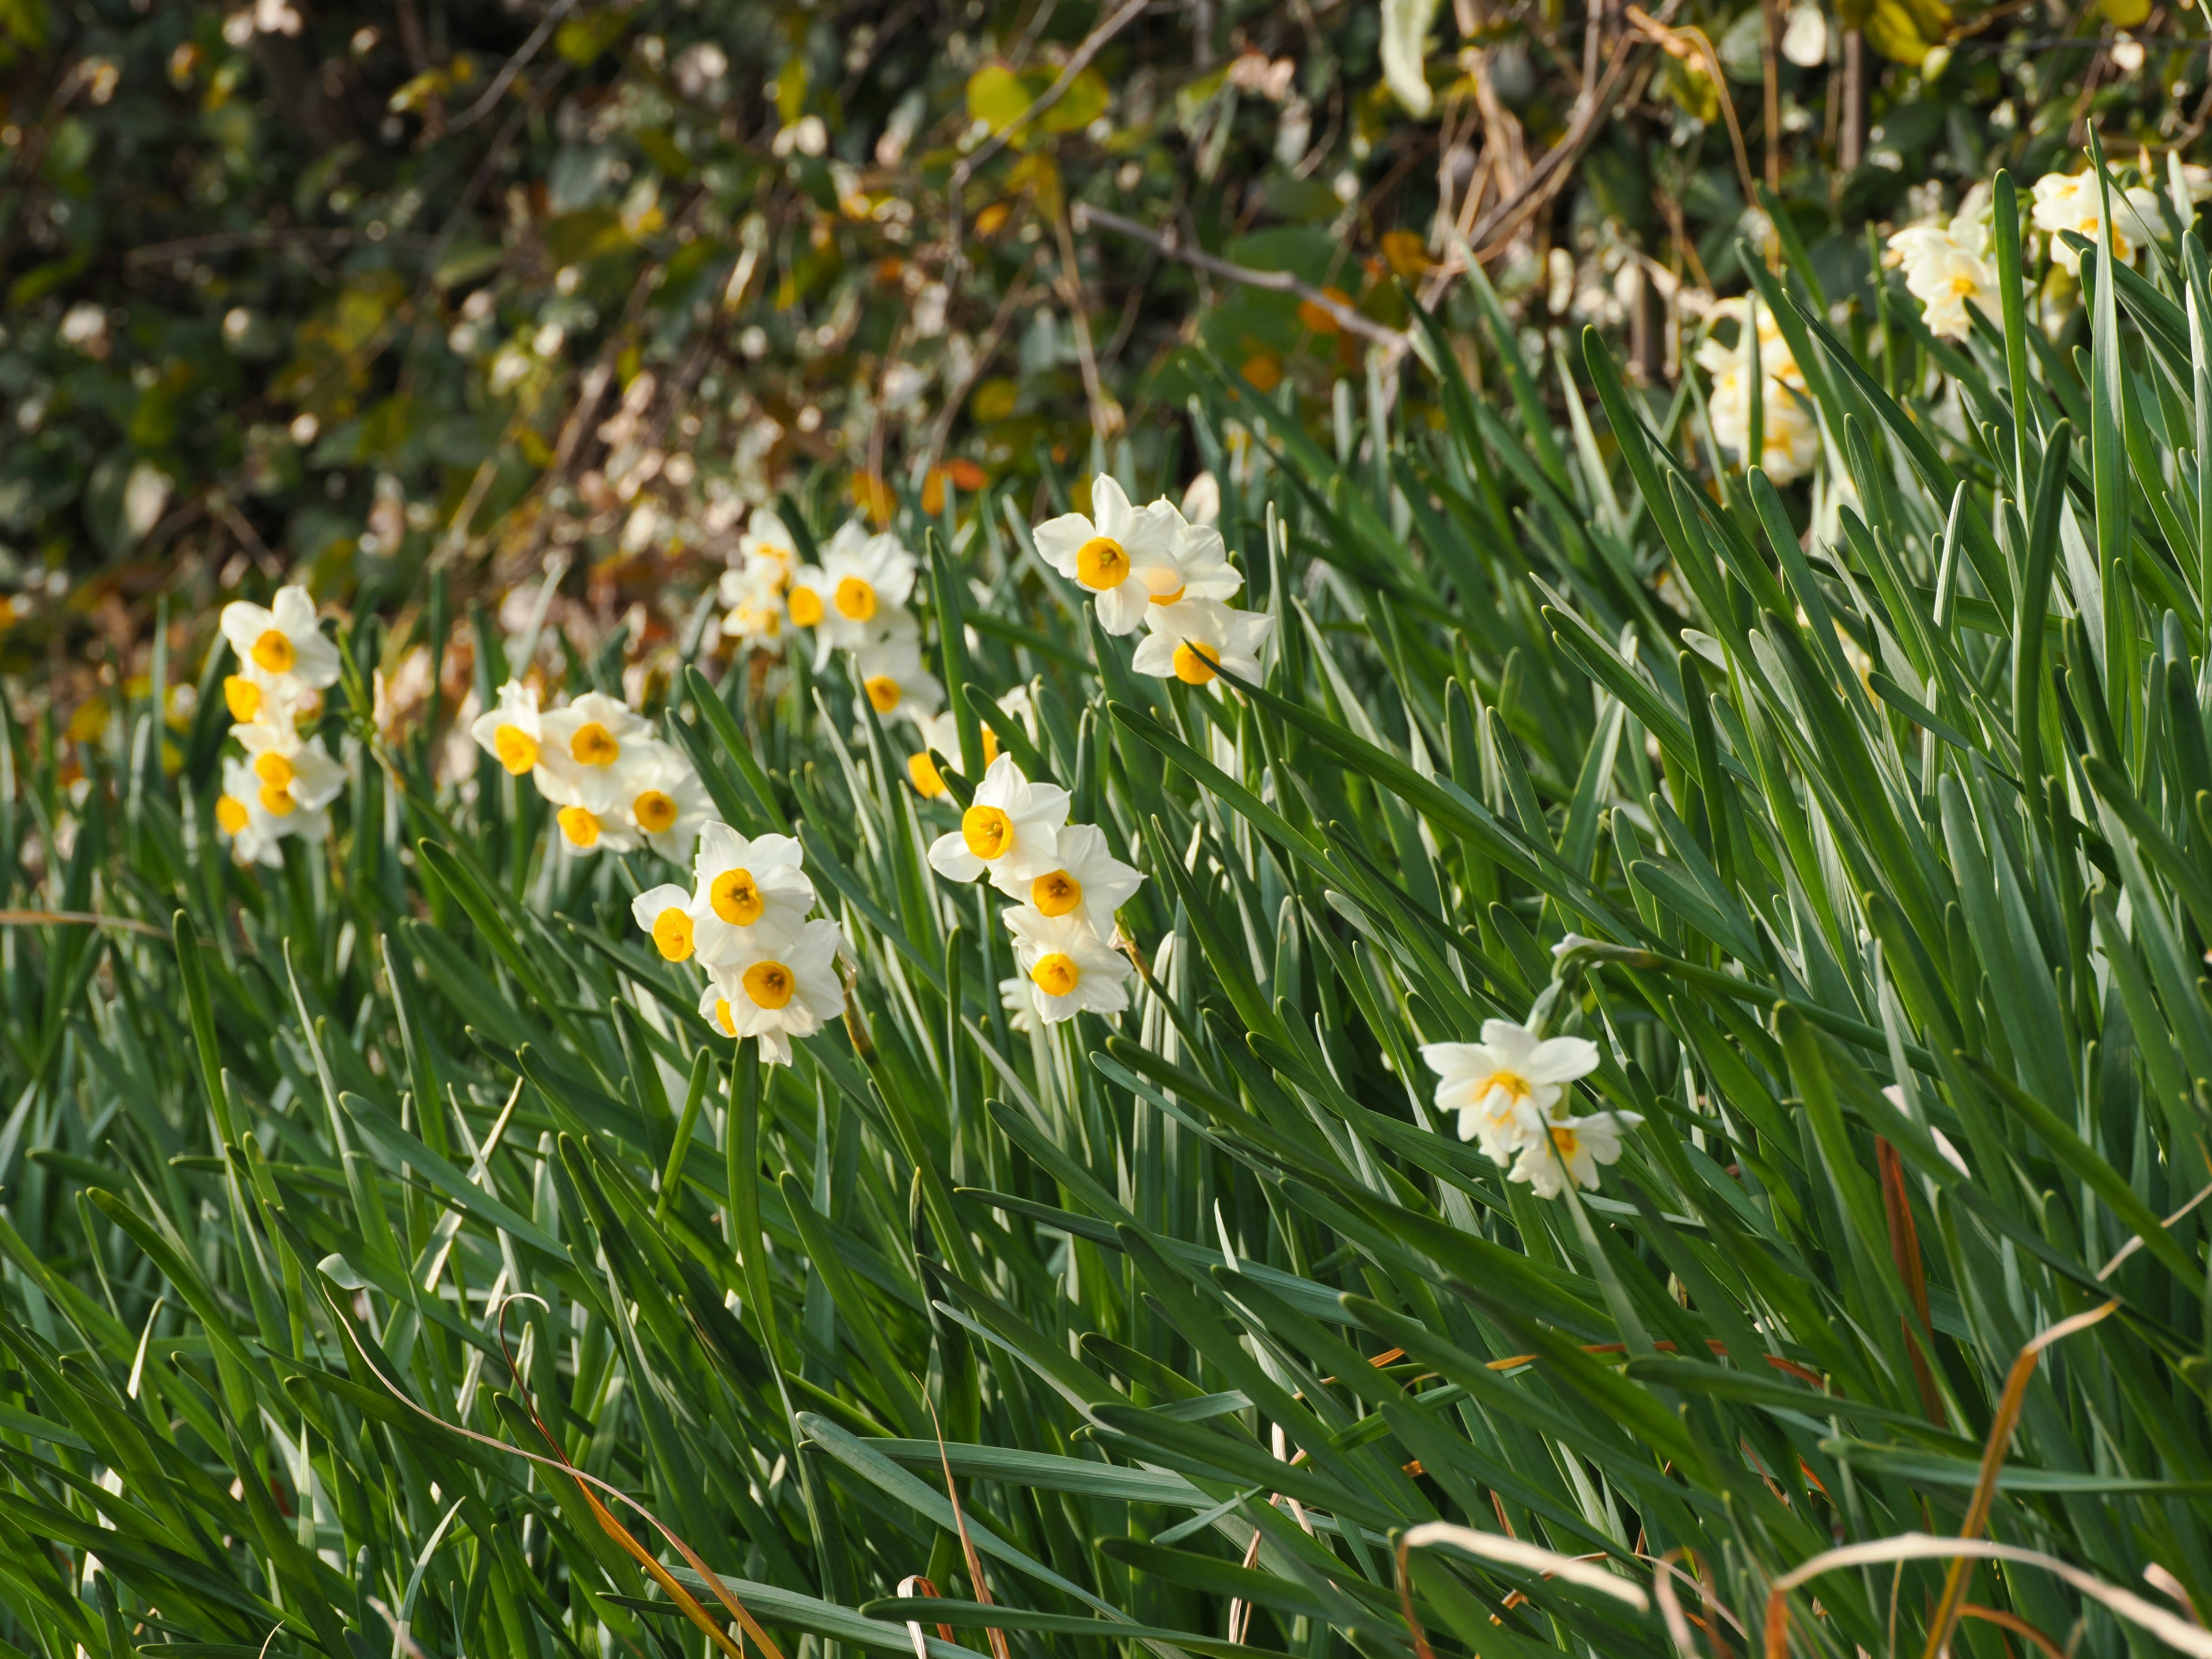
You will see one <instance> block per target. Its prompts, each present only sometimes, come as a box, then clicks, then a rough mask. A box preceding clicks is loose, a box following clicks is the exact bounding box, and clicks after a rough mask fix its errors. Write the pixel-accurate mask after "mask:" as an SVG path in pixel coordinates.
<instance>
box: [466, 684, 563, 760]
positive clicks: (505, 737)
mask: <svg viewBox="0 0 2212 1659" xmlns="http://www.w3.org/2000/svg"><path fill="white" fill-rule="evenodd" d="M469 735H470V736H471V737H472V738H475V739H476V741H477V748H479V749H481V750H483V751H484V753H486V754H487V755H489V756H490V757H492V758H493V759H494V760H495V761H497V762H498V763H500V765H501V766H502V767H504V768H505V769H507V774H508V775H509V776H511V777H518V778H519V777H520V776H522V775H523V774H524V773H526V772H531V771H534V770H536V769H537V766H538V755H539V753H540V751H541V750H544V746H545V730H544V725H543V724H542V723H541V721H540V720H539V717H538V690H537V688H536V687H535V686H529V685H525V684H522V682H521V681H520V680H509V681H508V682H507V684H505V685H502V686H501V687H500V688H499V707H498V708H489V709H487V710H485V711H484V712H483V714H479V715H477V718H476V722H475V724H474V725H472V726H470V727H469Z"/></svg>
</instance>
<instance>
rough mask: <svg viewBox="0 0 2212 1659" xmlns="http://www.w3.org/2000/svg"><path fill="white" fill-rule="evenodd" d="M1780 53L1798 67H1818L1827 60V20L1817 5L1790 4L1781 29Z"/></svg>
mask: <svg viewBox="0 0 2212 1659" xmlns="http://www.w3.org/2000/svg"><path fill="white" fill-rule="evenodd" d="M1782 55H1783V57H1784V58H1787V59H1789V61H1790V62H1791V63H1793V64H1796V66H1797V67H1798V68H1799V69H1818V68H1820V65H1822V64H1825V63H1826V62H1827V61H1828V20H1827V19H1826V17H1824V16H1823V15H1821V13H1820V8H1819V7H1818V6H1802V5H1801V6H1792V7H1791V8H1790V21H1789V24H1788V26H1787V27H1784V29H1783V31H1782Z"/></svg>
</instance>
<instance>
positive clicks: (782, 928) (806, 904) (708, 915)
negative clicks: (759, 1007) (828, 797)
mask: <svg viewBox="0 0 2212 1659" xmlns="http://www.w3.org/2000/svg"><path fill="white" fill-rule="evenodd" d="M804 857H805V854H802V853H801V852H800V851H799V843H798V842H795V841H793V839H792V838H791V837H790V836H754V837H752V838H750V839H747V838H746V837H745V836H741V835H739V834H738V832H737V831H736V830H734V829H731V828H730V826H729V825H728V824H726V823H708V825H706V827H705V828H704V829H702V830H701V831H700V834H699V854H698V857H697V858H696V860H694V861H693V864H692V875H693V878H694V881H693V886H692V890H691V921H692V927H693V929H694V933H695V937H696V939H697V941H698V951H699V960H700V961H702V962H703V963H707V964H708V966H709V967H713V966H716V965H718V964H720V963H729V962H735V961H737V960H738V959H739V958H741V957H744V955H745V953H746V952H747V951H752V950H755V949H757V948H762V947H761V946H760V944H759V942H760V941H761V940H763V939H766V940H772V941H775V942H776V943H779V944H781V943H783V942H787V941H788V940H790V939H795V938H797V937H798V935H799V927H800V925H801V924H802V923H803V922H804V921H805V919H806V913H807V912H808V911H809V910H811V909H812V908H814V884H813V883H812V882H811V881H809V880H808V879H807V878H806V872H805V871H804V870H803V869H802V868H800V864H801V861H802V860H803V859H804Z"/></svg>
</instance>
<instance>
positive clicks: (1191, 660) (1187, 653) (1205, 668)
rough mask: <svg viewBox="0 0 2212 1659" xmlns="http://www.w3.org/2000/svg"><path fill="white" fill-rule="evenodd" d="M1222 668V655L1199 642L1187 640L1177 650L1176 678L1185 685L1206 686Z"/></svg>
mask: <svg viewBox="0 0 2212 1659" xmlns="http://www.w3.org/2000/svg"><path fill="white" fill-rule="evenodd" d="M1220 666H1221V653H1219V652H1218V651H1216V650H1215V649H1214V648H1213V647H1212V646H1210V645H1206V644H1202V643H1200V641H1197V640H1185V641H1183V642H1182V644H1181V645H1179V646H1177V647H1176V648H1175V671H1176V678H1177V679H1179V680H1181V681H1182V683H1183V684H1185V685H1204V684H1206V681H1208V680H1210V679H1212V678H1213V671H1214V670H1215V669H1217V668H1218V667H1220Z"/></svg>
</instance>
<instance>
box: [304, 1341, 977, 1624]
mask: <svg viewBox="0 0 2212 1659" xmlns="http://www.w3.org/2000/svg"><path fill="white" fill-rule="evenodd" d="M333 1311H334V1313H337V1315H338V1317H337V1324H338V1327H339V1328H340V1329H342V1330H343V1331H344V1332H345V1334H346V1340H348V1341H349V1342H351V1343H352V1344H353V1351H354V1352H355V1353H356V1354H357V1355H359V1356H360V1358H361V1363H362V1367H363V1368H364V1369H365V1370H367V1371H368V1374H369V1375H370V1376H373V1377H374V1378H375V1379H376V1380H377V1381H378V1382H379V1383H381V1384H383V1386H384V1390H385V1392H386V1393H387V1394H389V1395H391V1396H392V1398H393V1399H394V1400H397V1401H398V1402H399V1403H400V1404H401V1405H403V1406H404V1407H407V1409H408V1410H409V1411H411V1412H413V1413H415V1414H416V1416H417V1417H420V1418H423V1419H427V1420H428V1421H429V1422H432V1423H435V1424H436V1425H438V1426H439V1427H440V1428H441V1429H443V1430H445V1431H447V1433H449V1434H458V1435H459V1436H460V1437H462V1438H463V1439H464V1440H473V1441H475V1442H476V1443H477V1444H478V1445H480V1446H488V1447H489V1448H490V1449H492V1450H494V1451H501V1452H505V1453H507V1455H510V1456H513V1457H521V1458H526V1459H528V1460H529V1461H530V1462H532V1463H539V1464H543V1465H544V1467H545V1468H550V1469H558V1470H560V1471H561V1473H562V1474H566V1475H567V1476H568V1477H569V1478H570V1479H571V1480H574V1482H575V1483H576V1486H577V1489H578V1490H579V1491H580V1492H582V1493H583V1494H584V1499H585V1501H586V1503H588V1504H590V1505H591V1506H592V1514H593V1515H594V1516H596V1517H597V1518H598V1520H599V1525H600V1526H601V1527H603V1528H605V1530H606V1533H607V1535H608V1536H609V1537H611V1538H612V1539H613V1540H614V1541H615V1542H616V1543H617V1545H619V1546H621V1547H622V1548H623V1550H624V1551H625V1553H628V1554H629V1555H630V1556H631V1557H633V1558H634V1559H635V1560H636V1561H637V1562H638V1564H639V1565H641V1566H642V1567H643V1568H644V1569H645V1571H646V1572H647V1576H649V1577H651V1578H652V1579H653V1583H656V1584H659V1586H660V1587H661V1589H664V1590H665V1591H666V1592H667V1593H668V1596H669V1599H670V1600H671V1601H674V1602H675V1603H676V1605H677V1606H678V1607H680V1608H682V1609H683V1612H684V1617H685V1618H687V1619H689V1620H690V1621H691V1622H692V1623H693V1624H695V1625H696V1626H698V1627H699V1628H700V1629H701V1630H702V1631H703V1632H706V1634H707V1636H708V1638H709V1639H711V1640H712V1641H713V1642H714V1644H715V1645H716V1646H717V1647H718V1648H720V1650H722V1651H723V1652H724V1653H725V1654H726V1655H727V1656H729V1659H745V1654H744V1649H743V1648H741V1647H739V1646H738V1644H735V1643H734V1642H732V1641H731V1639H730V1638H729V1634H728V1632H726V1631H724V1630H723V1629H722V1628H721V1626H719V1625H717V1624H716V1623H715V1622H714V1620H712V1619H710V1618H709V1617H708V1614H707V1610H706V1608H705V1607H702V1606H701V1605H700V1603H699V1602H698V1601H697V1600H696V1598H695V1597H693V1595H691V1593H690V1591H689V1590H687V1589H684V1587H683V1585H681V1584H679V1583H677V1582H676V1580H675V1578H674V1577H672V1576H671V1574H670V1573H669V1571H668V1570H667V1568H665V1567H664V1566H662V1565H660V1564H659V1562H658V1561H656V1560H654V1559H653V1556H652V1553H650V1552H649V1551H647V1549H646V1547H644V1546H643V1545H642V1544H640V1543H639V1542H638V1541H637V1540H636V1539H635V1538H634V1537H632V1536H631V1535H630V1533H629V1529H628V1528H625V1527H624V1526H623V1524H622V1522H619V1521H617V1520H616V1519H615V1517H614V1515H613V1513H612V1512H611V1510H608V1508H607V1507H606V1505H605V1504H603V1503H601V1502H600V1501H599V1498H598V1496H597V1495H596V1494H595V1493H594V1492H592V1487H594V1486H596V1487H598V1488H599V1491H601V1492H605V1493H607V1494H608V1496H610V1497H612V1498H619V1499H621V1500H622V1502H623V1503H625V1504H629V1506H630V1508H632V1509H633V1510H636V1511H637V1512H638V1514H639V1515H640V1516H642V1517H643V1518H644V1520H645V1521H646V1522H647V1524H648V1525H649V1526H651V1527H652V1528H653V1530H654V1531H655V1532H657V1533H659V1534H660V1535H661V1537H662V1538H664V1539H665V1540H666V1541H667V1543H668V1547H670V1548H671V1549H672V1550H674V1551H675V1552H676V1553H678V1555H680V1556H682V1557H683V1558H684V1565H686V1566H688V1567H690V1569H691V1571H694V1572H696V1573H697V1574H698V1575H699V1577H700V1578H701V1579H702V1581H703V1582H704V1583H705V1584H706V1585H707V1587H708V1589H711V1590H712V1591H714V1599H715V1600H716V1601H720V1603H721V1604H722V1606H723V1607H725V1608H726V1610H727V1611H728V1613H729V1615H730V1617H731V1618H732V1619H733V1620H736V1621H737V1625H738V1629H740V1630H742V1631H743V1632H744V1633H745V1634H746V1635H747V1636H749V1637H750V1638H752V1639H753V1642H754V1643H755V1644H756V1645H757V1646H758V1647H759V1649H760V1650H761V1652H762V1654H763V1656H764V1659H784V1655H783V1650H782V1649H781V1648H780V1647H778V1646H777V1645H776V1642H775V1638H774V1637H772V1636H770V1635H769V1633H768V1632H767V1631H765V1630H763V1628H762V1627H761V1625H760V1622H759V1620H756V1619H755V1618H754V1617H753V1616H752V1614H751V1613H749V1612H747V1611H746V1610H745V1607H744V1603H743V1602H741V1601H738V1598H737V1597H736V1596H735V1595H732V1594H731V1592H730V1587H729V1586H728V1585H726V1584H725V1583H723V1582H722V1581H721V1578H720V1577H719V1576H718V1575H717V1574H716V1573H715V1571H714V1569H713V1568H712V1567H709V1566H708V1565H707V1564H706V1562H704V1561H703V1560H702V1559H700V1558H699V1555H698V1553H697V1552H696V1551H695V1550H694V1549H693V1548H692V1547H690V1545H689V1544H687V1543H685V1542H684V1541H683V1540H682V1539H681V1538H678V1536H677V1535H676V1534H675V1532H674V1531H673V1530H672V1529H671V1528H670V1527H669V1526H668V1524H667V1522H665V1521H663V1520H661V1518H660V1517H659V1516H657V1515H655V1514H654V1513H653V1511H652V1510H648V1509H647V1508H646V1506H645V1505H644V1504H641V1503H639V1502H638V1501H637V1499H636V1498H632V1497H631V1496H630V1495H629V1493H628V1492H624V1491H623V1489H622V1488H621V1487H619V1486H613V1485H611V1484H610V1483H609V1482H607V1481H605V1480H601V1479H599V1476H598V1475H596V1474H591V1473H590V1472H588V1471H587V1470H584V1469H580V1468H577V1467H576V1466H575V1465H574V1464H573V1463H571V1462H569V1461H568V1455H567V1454H566V1453H565V1452H563V1453H562V1455H560V1456H558V1457H548V1456H546V1455H544V1453H543V1452H534V1451H528V1450H526V1449H523V1448H522V1447H520V1446H510V1445H509V1444H507V1442H506V1441H504V1440H497V1439H494V1438H493V1437H491V1436H490V1435H488V1434H479V1433H477V1431H475V1430H474V1429H467V1428H463V1427H462V1426H461V1425H459V1424H458V1423H448V1422H447V1421H446V1419H444V1418H442V1417H441V1416H439V1415H438V1414H437V1413H435V1412H434V1411H431V1410H429V1409H428V1408H427V1407H423V1406H422V1405H420V1404H418V1403H417V1402H416V1400H415V1399H414V1398H413V1397H412V1396H411V1395H409V1394H408V1393H407V1391H406V1390H405V1389H402V1388H401V1387H400V1386H399V1385H398V1383H394V1382H393V1381H392V1379H391V1378H390V1377H388V1376H386V1375H385V1374H384V1373H383V1372H382V1371H381V1370H379V1369H378V1368H377V1364H376V1362H375V1361H374V1360H373V1359H371V1358H369V1357H368V1349H367V1348H365V1347H363V1346H362V1342H361V1338H360V1335H359V1334H358V1333H356V1331H355V1330H354V1328H353V1324H352V1322H351V1321H349V1320H348V1319H346V1318H344V1317H343V1310H336V1309H334V1310H333ZM502 1346H504V1345H503V1343H502ZM530 1415H531V1419H532V1421H533V1422H538V1408H537V1407H535V1406H534V1405H532V1406H531V1407H530ZM538 1432H539V1433H541V1434H544V1435H546V1437H547V1438H548V1439H551V1435H550V1431H548V1430H547V1429H546V1427H545V1425H544V1423H543V1422H538ZM554 1444H555V1449H556V1450H558V1449H559V1443H558V1442H557V1441H556V1442H554ZM1000 1659H1005V1656H1004V1655H1003V1654H1002V1655H1001V1656H1000Z"/></svg>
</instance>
